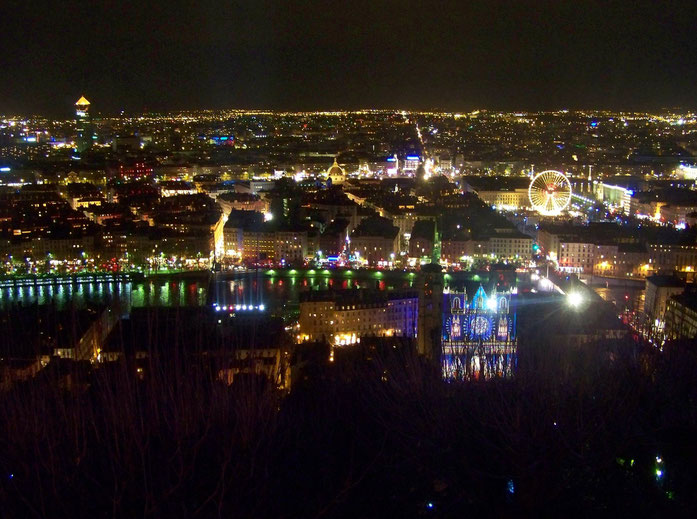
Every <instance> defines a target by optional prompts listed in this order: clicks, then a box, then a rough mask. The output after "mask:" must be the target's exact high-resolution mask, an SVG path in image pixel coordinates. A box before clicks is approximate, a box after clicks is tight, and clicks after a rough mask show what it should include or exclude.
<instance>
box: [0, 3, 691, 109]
mask: <svg viewBox="0 0 697 519" xmlns="http://www.w3.org/2000/svg"><path fill="white" fill-rule="evenodd" d="M96 4H99V5H96ZM0 72H1V73H2V74H1V75H0V113H6V114H14V113H41V114H46V115H54V116H61V115H66V116H67V115H68V114H69V113H70V111H71V105H72V104H73V103H74V102H75V100H76V99H77V98H78V97H79V96H80V95H81V94H84V95H86V96H87V97H88V99H90V101H92V103H93V110H95V111H98V112H103V113H115V112H117V111H118V110H121V109H125V110H126V111H128V112H134V111H142V110H158V111H159V110H177V109H187V108H191V109H196V108H271V109H289V110H298V109H300V110H305V109H307V110H316V109H334V108H336V109H340V108H345V109H353V108H364V107H375V108H405V109H426V108H438V109H446V110H467V109H473V108H490V109H504V110H507V109H510V110H526V109H528V110H529V109H555V108H618V109H656V108H661V107H674V106H682V107H695V105H697V103H696V102H695V100H696V99H697V2H695V1H687V0H686V1H682V2H670V1H661V2H654V1H651V2H648V1H643V0H634V1H616V2H613V1H607V0H605V1H600V0H598V1H595V0H591V1H585V0H576V1H564V0H558V1H553V2H548V1H544V0H535V1H527V0H507V1H476V0H475V1H467V0H460V1H437V0H434V1H419V2H414V1H409V0H407V1H405V0H401V1H381V0H365V1H364V0H353V1H349V2H343V1H321V2H320V1H296V0H278V1H273V2H272V1H264V0H253V1H248V2H238V1H225V0H219V1H217V2H208V1H187V2H176V1H172V0H150V1H146V0H143V1H141V2H130V1H127V0H121V1H103V0H97V1H95V0H92V1H84V2H80V1H71V0H61V1H56V0H52V1H50V2H44V1H26V0H3V2H2V9H1V10H0Z"/></svg>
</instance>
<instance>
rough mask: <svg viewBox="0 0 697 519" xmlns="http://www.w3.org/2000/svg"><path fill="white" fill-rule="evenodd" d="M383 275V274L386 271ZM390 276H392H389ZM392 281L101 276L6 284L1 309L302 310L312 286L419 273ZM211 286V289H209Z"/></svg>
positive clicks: (406, 284) (389, 284)
mask: <svg viewBox="0 0 697 519" xmlns="http://www.w3.org/2000/svg"><path fill="white" fill-rule="evenodd" d="M381 277H382V276H381ZM386 277H387V276H386ZM389 277H390V279H389V280H387V281H386V280H385V279H376V276H375V275H374V273H370V272H366V273H364V274H363V275H360V276H359V275H355V274H352V275H350V276H347V275H345V274H344V273H342V272H332V273H331V274H323V275H316V274H308V273H305V274H304V275H297V276H289V275H287V273H283V272H279V273H278V275H271V276H267V275H263V274H261V273H260V274H257V273H241V274H238V275H236V276H235V277H234V278H230V277H225V278H220V279H218V280H216V281H215V282H214V283H213V285H212V288H210V289H209V283H208V280H206V279H201V278H200V277H198V278H195V279H186V278H178V279H174V280H173V279H146V280H145V281H143V282H137V283H133V282H121V281H97V282H93V283H84V284H61V285H39V286H37V287H34V286H21V287H15V288H9V287H3V288H0V309H5V308H7V307H8V306H9V305H12V304H22V305H30V304H35V303H38V304H41V305H47V304H54V305H56V307H57V308H64V307H65V306H66V305H69V304H73V305H75V306H76V307H83V306H85V305H95V304H111V303H113V302H115V301H118V302H119V303H120V304H121V306H122V308H124V309H127V308H129V307H132V308H141V307H150V306H159V307H176V306H203V305H206V304H212V303H218V304H220V305H237V304H240V305H259V304H264V306H265V307H266V308H268V309H269V310H278V311H283V312H290V313H293V312H296V311H297V306H298V299H299V297H300V293H301V292H303V291H307V290H327V289H335V290H337V289H344V290H346V289H356V288H376V289H378V290H393V289H405V288H410V287H413V284H414V281H413V277H409V276H407V275H405V274H403V273H395V274H394V275H392V276H389ZM209 290H210V291H211V293H210V294H209Z"/></svg>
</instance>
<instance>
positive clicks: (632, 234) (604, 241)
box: [537, 223, 697, 278]
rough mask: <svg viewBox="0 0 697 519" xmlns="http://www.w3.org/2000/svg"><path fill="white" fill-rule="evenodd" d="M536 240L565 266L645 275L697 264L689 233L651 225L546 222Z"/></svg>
mask: <svg viewBox="0 0 697 519" xmlns="http://www.w3.org/2000/svg"><path fill="white" fill-rule="evenodd" d="M537 242H538V244H539V246H540V248H541V250H542V252H543V253H545V254H546V255H547V257H548V258H549V259H550V260H552V261H554V262H556V263H557V265H558V268H559V269H560V270H561V271H563V272H573V273H578V274H585V275H594V276H602V277H619V278H627V277H631V278H646V277H647V276H650V275H652V274H660V273H671V272H674V271H677V272H684V273H692V272H694V269H695V268H696V267H697V242H695V240H694V238H693V237H692V236H691V235H690V234H687V233H685V232H681V231H679V230H674V229H668V228H664V229H661V228H656V227H652V226H650V225H647V226H642V227H636V228H631V227H629V226H620V225H617V224H615V223H597V224H594V223H590V224H588V225H573V224H553V223H552V224H545V223H543V224H541V225H540V228H539V230H538V232H537ZM689 275H692V274H689Z"/></svg>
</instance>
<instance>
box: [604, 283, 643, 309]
mask: <svg viewBox="0 0 697 519" xmlns="http://www.w3.org/2000/svg"><path fill="white" fill-rule="evenodd" d="M593 290H595V292H596V293H597V294H598V295H599V296H600V297H602V298H603V299H604V300H605V301H609V302H610V303H614V304H615V306H617V309H618V311H624V310H625V309H627V310H629V311H635V312H643V310H644V297H645V290H644V288H643V287H640V286H633V287H623V286H618V287H593Z"/></svg>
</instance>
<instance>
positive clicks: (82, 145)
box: [75, 96, 92, 152]
mask: <svg viewBox="0 0 697 519" xmlns="http://www.w3.org/2000/svg"><path fill="white" fill-rule="evenodd" d="M89 111H90V102H89V101H88V100H87V99H86V98H85V96H82V97H81V98H80V99H78V100H77V103H75V132H76V133H77V138H76V139H75V145H76V151H78V152H81V151H85V150H86V149H87V148H89V147H90V146H92V135H91V134H92V132H91V131H90V112H89Z"/></svg>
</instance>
